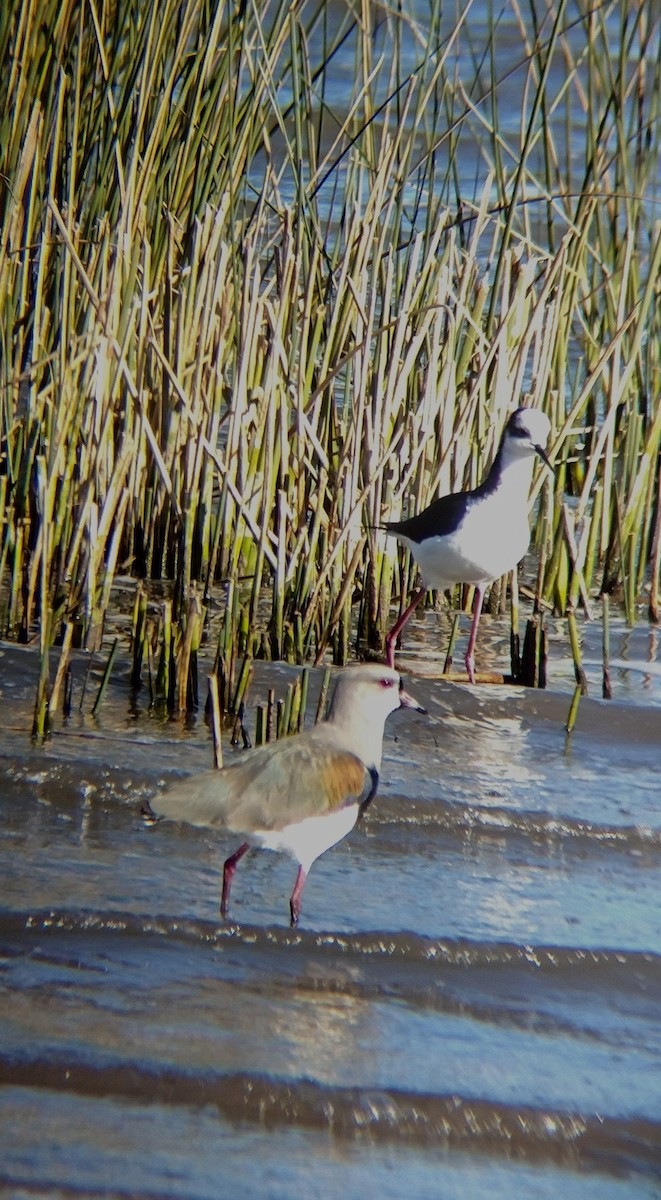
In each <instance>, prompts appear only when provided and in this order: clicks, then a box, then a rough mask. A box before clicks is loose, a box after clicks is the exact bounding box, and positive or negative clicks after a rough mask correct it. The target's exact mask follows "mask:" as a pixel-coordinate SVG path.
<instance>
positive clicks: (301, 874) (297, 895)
mask: <svg viewBox="0 0 661 1200" xmlns="http://www.w3.org/2000/svg"><path fill="white" fill-rule="evenodd" d="M307 877H308V873H307V871H304V870H303V867H299V868H298V875H297V876H296V883H295V884H294V890H293V892H292V894H291V900H290V901H289V911H290V913H291V924H292V925H298V918H299V917H300V915H301V894H302V892H303V885H304V883H305V880H306V879H307Z"/></svg>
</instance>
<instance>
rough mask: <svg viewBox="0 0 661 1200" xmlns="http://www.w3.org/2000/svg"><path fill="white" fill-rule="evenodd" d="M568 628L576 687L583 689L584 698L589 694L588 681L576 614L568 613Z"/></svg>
mask: <svg viewBox="0 0 661 1200" xmlns="http://www.w3.org/2000/svg"><path fill="white" fill-rule="evenodd" d="M567 627H568V630H569V644H570V646H571V652H572V658H573V660H574V676H575V678H576V686H577V687H579V688H580V689H581V692H582V694H583V695H584V696H587V694H588V680H587V675H586V674H585V670H584V668H583V656H582V654H581V639H580V637H579V634H578V628H577V625H576V614H575V613H573V612H568V613H567Z"/></svg>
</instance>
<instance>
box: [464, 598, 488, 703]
mask: <svg viewBox="0 0 661 1200" xmlns="http://www.w3.org/2000/svg"><path fill="white" fill-rule="evenodd" d="M483 599H484V584H482V585H480V586H478V587H476V588H475V601H474V603H473V621H472V624H471V631H470V637H469V639H468V649H467V650H466V660H465V661H466V670H467V671H468V679H469V682H470V683H475V640H476V638H477V627H478V625H479V623H480V613H481V612H482V600H483Z"/></svg>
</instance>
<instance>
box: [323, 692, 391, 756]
mask: <svg viewBox="0 0 661 1200" xmlns="http://www.w3.org/2000/svg"><path fill="white" fill-rule="evenodd" d="M326 724H327V725H331V726H332V727H333V729H334V731H335V733H336V735H337V737H338V741H340V742H341V745H342V749H343V750H348V751H349V752H350V753H351V754H355V755H356V757H357V758H359V759H361V761H362V762H364V763H365V766H366V767H367V769H368V770H375V771H377V772H379V771H380V770H381V757H382V754H383V730H384V726H385V720H382V721H380V720H379V718H378V717H377V716H376V715H375V714H374V713H369V714H368V713H364V712H362V711H359V710H357V709H352V708H350V707H344V706H342V705H337V704H336V703H335V702H333V704H332V705H331V709H330V712H329V714H328V718H327V721H326Z"/></svg>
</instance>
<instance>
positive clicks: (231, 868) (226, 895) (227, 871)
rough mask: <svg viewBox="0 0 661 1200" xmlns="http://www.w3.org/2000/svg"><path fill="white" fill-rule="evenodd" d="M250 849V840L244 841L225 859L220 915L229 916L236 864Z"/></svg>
mask: <svg viewBox="0 0 661 1200" xmlns="http://www.w3.org/2000/svg"><path fill="white" fill-rule="evenodd" d="M249 849H250V842H242V844H241V845H240V846H239V849H238V850H235V851H234V854H231V855H230V857H229V858H228V859H226V861H225V865H224V867H223V894H222V896H221V900H220V915H221V916H222V917H226V916H227V909H228V906H229V902H230V888H231V887H232V880H233V878H234V872H235V871H236V865H237V863H238V862H239V860H240V859H242V858H243V856H244V854H246V853H247V852H248V850H249Z"/></svg>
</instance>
